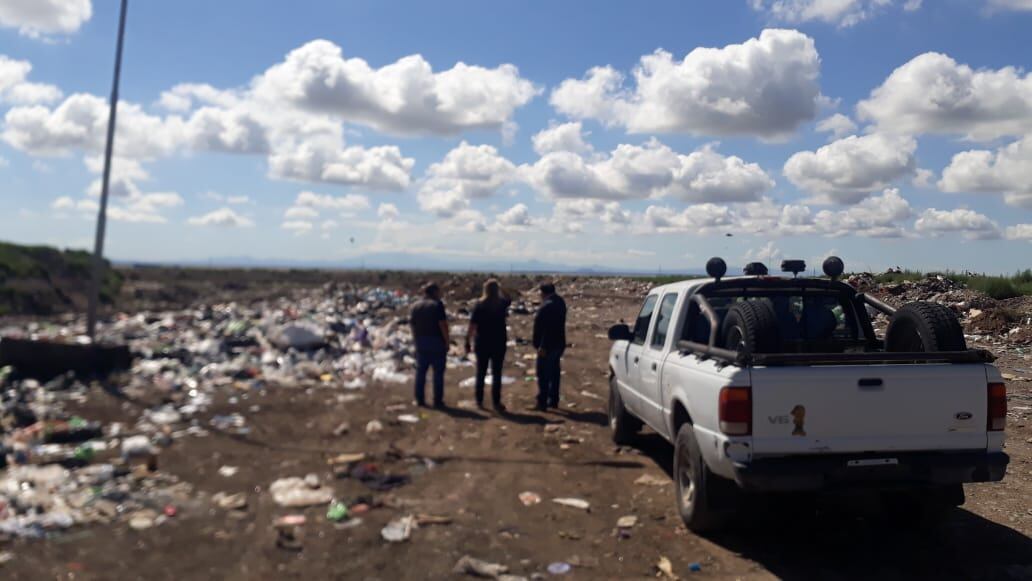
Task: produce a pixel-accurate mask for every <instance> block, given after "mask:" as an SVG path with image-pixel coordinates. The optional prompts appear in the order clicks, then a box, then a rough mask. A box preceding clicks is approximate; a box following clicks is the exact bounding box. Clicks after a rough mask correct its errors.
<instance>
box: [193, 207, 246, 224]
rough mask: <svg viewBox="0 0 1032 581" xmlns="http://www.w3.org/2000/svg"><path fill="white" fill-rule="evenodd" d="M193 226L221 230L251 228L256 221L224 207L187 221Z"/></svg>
mask: <svg viewBox="0 0 1032 581" xmlns="http://www.w3.org/2000/svg"><path fill="white" fill-rule="evenodd" d="M187 223H189V224H190V225H191V226H218V227H221V228H250V227H253V226H254V221H253V220H251V219H250V218H247V217H246V216H241V215H240V214H237V213H236V212H234V211H233V209H232V208H229V207H223V208H219V209H218V210H213V211H211V212H208V213H207V214H203V215H201V216H194V217H192V218H189V219H188V220H187Z"/></svg>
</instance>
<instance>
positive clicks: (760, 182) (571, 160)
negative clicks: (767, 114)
mask: <svg viewBox="0 0 1032 581" xmlns="http://www.w3.org/2000/svg"><path fill="white" fill-rule="evenodd" d="M522 173H523V175H524V178H525V179H526V180H527V181H528V182H529V183H530V184H531V185H532V186H533V187H535V188H537V189H538V190H539V191H541V192H543V193H545V194H546V195H548V196H550V197H552V198H556V199H558V198H595V199H612V200H619V199H632V198H639V199H641V198H650V197H666V196H670V197H676V198H679V199H682V200H686V201H690V202H717V201H719V202H733V201H748V200H753V199H757V198H758V197H759V195H760V194H761V193H762V192H764V191H766V190H768V189H770V188H771V187H773V186H774V180H772V179H771V178H770V176H768V175H767V174H766V172H764V171H763V169H761V168H760V166H758V165H756V164H754V163H747V162H745V161H743V160H742V159H741V158H739V157H735V156H724V155H721V154H720V153H718V152H717V151H715V150H714V149H713V147H711V146H705V147H702V148H700V149H698V150H696V151H694V152H692V153H690V154H688V155H683V154H680V153H677V152H675V151H674V150H672V149H670V148H669V147H668V146H666V145H664V144H662V143H660V142H659V141H657V140H655V139H653V140H650V141H648V142H646V143H644V144H643V145H629V144H622V145H619V146H617V148H616V149H615V150H613V152H612V153H611V154H609V155H608V156H598V157H596V158H594V159H585V158H583V157H581V156H579V155H577V154H574V153H571V152H568V151H558V152H553V153H549V154H547V155H544V156H543V157H541V158H540V159H539V160H538V161H537V162H535V163H534V164H533V165H529V166H524V167H523V168H522Z"/></svg>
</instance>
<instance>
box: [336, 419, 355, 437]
mask: <svg viewBox="0 0 1032 581" xmlns="http://www.w3.org/2000/svg"><path fill="white" fill-rule="evenodd" d="M350 430H351V424H349V423H347V422H341V424H340V425H338V426H337V427H336V428H333V435H334V436H337V437H338V438H339V437H341V436H343V435H344V434H347V433H348V432H349V431H350Z"/></svg>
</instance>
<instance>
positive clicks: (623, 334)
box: [609, 323, 634, 341]
mask: <svg viewBox="0 0 1032 581" xmlns="http://www.w3.org/2000/svg"><path fill="white" fill-rule="evenodd" d="M632 338H634V334H633V333H631V328H630V327H628V326H627V325H625V324H623V323H620V324H619V325H613V326H612V327H610V328H609V340H610V341H630V340H631V339H632Z"/></svg>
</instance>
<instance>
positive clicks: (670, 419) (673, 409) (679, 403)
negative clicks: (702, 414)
mask: <svg viewBox="0 0 1032 581" xmlns="http://www.w3.org/2000/svg"><path fill="white" fill-rule="evenodd" d="M685 423H688V424H693V423H694V422H693V421H692V416H691V412H690V411H689V409H688V403H687V402H686V401H685V399H684V397H683V396H682V395H681V394H679V393H678V394H675V395H674V398H673V400H672V401H671V402H670V408H669V409H668V410H667V429H668V430H669V434H670V437H669V439H670V441H671V442H672V441H674V439H675V438H677V430H679V429H680V428H681V426H682V425H683V424H685Z"/></svg>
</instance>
